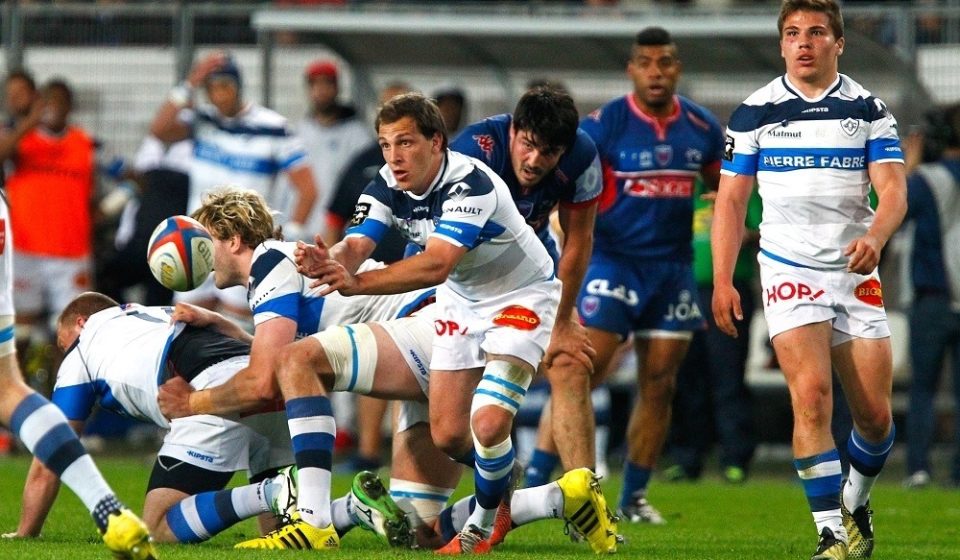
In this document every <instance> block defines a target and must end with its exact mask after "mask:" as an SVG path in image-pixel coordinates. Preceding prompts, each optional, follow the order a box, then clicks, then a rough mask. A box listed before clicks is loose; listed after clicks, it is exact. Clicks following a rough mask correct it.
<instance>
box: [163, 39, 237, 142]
mask: <svg viewBox="0 0 960 560" xmlns="http://www.w3.org/2000/svg"><path fill="white" fill-rule="evenodd" d="M226 60H227V55H226V54H225V53H223V52H215V53H212V54H210V55H208V56H207V57H206V58H204V59H203V60H201V61H200V62H198V63H197V64H195V65H194V66H193V69H191V71H190V75H189V77H187V80H186V84H183V85H181V86H177V87H176V88H174V92H176V95H175V94H174V92H171V95H170V96H169V97H168V98H167V99H166V100H164V102H163V105H161V106H160V109H158V110H157V114H156V115H155V116H154V117H153V122H152V123H150V134H153V135H154V136H156V137H157V138H159V139H160V140H161V141H163V142H167V143H173V142H179V141H181V140H186V139H187V138H189V137H190V127H189V126H188V125H187V124H186V123H184V122H181V121H180V119H179V118H178V115H179V114H180V110H181V109H183V108H184V107H187V106H189V105H190V104H191V102H190V99H189V96H190V93H191V92H192V90H194V89H196V88H198V87H200V85H201V84H203V82H204V80H206V79H207V76H209V75H210V73H211V72H213V71H214V70H216V69H218V68H220V67H221V66H222V65H223V63H224V62H225V61H226ZM181 88H184V89H181Z"/></svg>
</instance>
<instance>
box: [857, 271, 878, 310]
mask: <svg viewBox="0 0 960 560" xmlns="http://www.w3.org/2000/svg"><path fill="white" fill-rule="evenodd" d="M853 295H854V297H856V298H857V299H859V300H860V301H862V302H863V303H865V304H867V305H872V306H874V307H883V288H882V287H881V286H880V281H879V280H877V279H876V278H871V279H869V280H867V281H865V282H861V283H860V284H859V285H858V286H857V287H856V288H854V289H853Z"/></svg>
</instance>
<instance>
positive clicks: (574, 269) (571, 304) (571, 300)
mask: <svg viewBox="0 0 960 560" xmlns="http://www.w3.org/2000/svg"><path fill="white" fill-rule="evenodd" d="M592 250H593V234H592V232H591V234H590V236H589V239H584V240H577V241H576V242H574V241H573V240H568V241H567V242H566V243H565V244H564V246H563V253H562V254H561V255H560V262H559V263H557V278H559V279H560V281H561V282H563V288H562V290H561V292H560V304H559V305H558V306H557V321H566V320H570V318H571V317H572V316H573V310H574V308H575V307H576V305H577V295H579V293H580V286H581V285H583V277H584V276H585V275H586V273H587V266H588V265H589V264H590V253H591V252H592Z"/></svg>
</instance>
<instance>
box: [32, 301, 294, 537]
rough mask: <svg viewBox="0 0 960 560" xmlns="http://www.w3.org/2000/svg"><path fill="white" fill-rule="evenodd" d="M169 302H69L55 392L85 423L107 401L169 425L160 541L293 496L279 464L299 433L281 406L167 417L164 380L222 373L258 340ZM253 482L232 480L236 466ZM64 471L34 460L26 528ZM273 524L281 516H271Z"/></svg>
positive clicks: (157, 471)
mask: <svg viewBox="0 0 960 560" xmlns="http://www.w3.org/2000/svg"><path fill="white" fill-rule="evenodd" d="M171 311H172V309H171V308H169V307H144V306H140V305H123V306H121V305H119V304H117V302H115V301H113V300H112V299H110V298H109V297H107V296H105V295H103V294H99V293H95V292H87V293H85V294H82V295H80V296H78V297H77V298H75V299H74V300H73V301H72V302H70V303H69V304H68V305H67V307H66V308H64V310H63V312H62V314H61V315H60V319H59V321H58V324H57V344H58V345H59V346H60V348H62V349H63V350H64V351H65V353H66V355H65V356H64V360H63V363H62V364H61V365H60V369H59V371H58V372H57V382H56V385H55V387H54V390H53V396H52V401H53V403H54V404H55V405H57V406H58V407H59V408H60V409H61V410H62V411H63V413H64V414H65V415H66V417H67V419H68V420H69V422H70V425H71V426H72V427H73V428H74V429H75V430H77V431H78V432H79V431H80V430H82V428H83V425H84V422H85V421H86V420H87V418H88V417H89V416H90V414H91V413H92V412H93V409H94V405H96V404H98V403H99V405H100V406H101V407H102V408H105V409H107V410H111V411H113V412H117V413H119V414H122V415H124V416H130V417H132V418H136V419H138V420H142V421H144V422H151V423H153V424H156V425H157V426H160V427H162V428H169V430H170V431H169V432H168V433H167V434H166V436H165V437H164V440H163V446H162V447H161V448H160V451H159V452H158V454H157V459H156V462H155V463H154V466H153V472H152V473H151V475H150V482H149V483H148V485H147V496H146V501H145V503H144V511H143V517H144V521H145V522H146V523H147V525H148V527H149V528H150V532H151V533H152V534H153V536H154V538H155V539H156V540H158V541H160V542H199V541H203V540H206V539H208V538H210V537H212V536H213V535H215V534H217V533H218V532H220V531H222V530H224V529H226V528H227V527H229V526H231V525H233V524H234V523H236V522H237V521H240V520H241V519H246V518H248V517H253V516H256V515H261V514H265V515H262V516H261V526H262V527H264V528H267V529H270V528H272V526H275V525H276V523H275V521H274V520H273V518H272V517H273V516H272V515H269V514H271V513H282V512H283V510H284V508H286V506H287V501H288V500H289V499H290V498H289V491H290V488H291V482H290V479H289V477H288V476H287V475H285V474H280V475H278V474H277V472H278V470H279V469H280V468H282V467H284V466H287V465H290V464H292V463H293V453H292V452H291V450H290V436H289V433H288V432H287V426H286V422H285V421H284V416H283V413H282V412H277V408H276V407H274V408H273V409H272V410H265V411H262V412H260V413H256V414H250V415H247V416H245V417H244V418H242V419H238V418H237V417H236V416H233V417H231V418H221V417H218V416H208V415H197V416H190V417H187V418H182V419H179V420H174V421H173V422H167V420H166V418H164V417H163V415H162V414H161V413H160V408H159V407H158V405H157V398H156V395H157V385H158V382H161V381H163V380H164V379H166V378H167V377H170V376H178V377H179V378H180V379H184V380H185V382H189V383H191V384H192V386H195V387H197V388H204V387H209V386H212V385H216V384H218V383H223V382H224V381H225V380H227V379H229V378H230V376H232V375H233V374H235V373H236V372H237V371H238V370H240V369H241V368H242V367H244V366H245V365H246V364H247V360H248V354H249V351H250V347H249V346H248V345H247V344H244V343H241V342H239V341H237V340H235V339H232V338H230V337H227V336H224V335H223V334H221V333H219V332H216V331H214V330H213V329H203V328H197V327H193V326H188V325H185V324H184V323H178V322H173V323H172V322H171V321H170V313H171ZM239 470H247V472H248V473H249V474H250V482H251V483H250V484H249V485H247V486H241V487H239V488H233V489H230V490H224V488H225V487H226V485H227V482H229V480H230V478H231V477H232V476H233V473H234V472H235V471H239ZM59 486H60V480H59V478H58V477H57V475H56V473H54V471H52V470H50V469H49V468H47V467H45V466H44V465H43V464H42V463H41V462H40V461H38V460H34V461H33V464H32V465H31V466H30V471H29V473H28V475H27V480H26V484H25V487H24V492H23V510H22V512H21V515H20V524H19V527H18V528H17V533H16V534H17V536H23V537H33V536H38V535H39V534H40V530H41V529H42V528H43V523H44V520H45V519H46V516H47V513H48V512H49V511H50V508H51V507H52V505H53V502H54V499H55V498H56V495H57V491H58V489H59ZM271 525H272V526H271Z"/></svg>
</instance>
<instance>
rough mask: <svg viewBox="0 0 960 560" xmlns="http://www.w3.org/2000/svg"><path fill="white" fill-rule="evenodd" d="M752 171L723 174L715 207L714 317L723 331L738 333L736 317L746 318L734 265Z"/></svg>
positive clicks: (742, 229)
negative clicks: (734, 282)
mask: <svg viewBox="0 0 960 560" xmlns="http://www.w3.org/2000/svg"><path fill="white" fill-rule="evenodd" d="M752 190H753V176H752V175H723V176H721V178H720V187H719V191H718V193H717V200H716V203H715V204H714V211H713V228H712V230H711V232H710V248H711V251H712V252H713V318H714V321H716V323H717V328H719V329H720V331H721V332H723V333H724V334H728V335H730V336H732V337H736V336H737V327H736V325H735V324H734V320H737V321H742V320H743V309H742V308H741V307H740V294H739V292H737V290H736V288H734V287H733V268H734V266H735V265H736V263H737V254H738V253H739V252H740V244H741V243H742V242H743V233H744V229H745V227H744V224H743V221H744V219H745V218H746V216H747V202H748V201H749V200H750V192H751V191H752Z"/></svg>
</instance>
